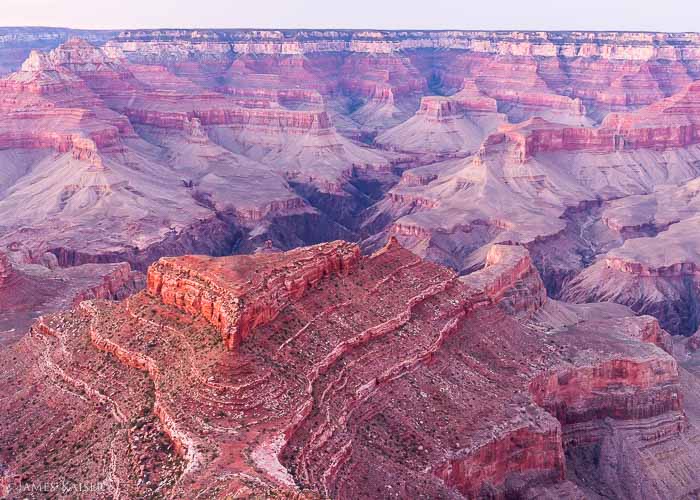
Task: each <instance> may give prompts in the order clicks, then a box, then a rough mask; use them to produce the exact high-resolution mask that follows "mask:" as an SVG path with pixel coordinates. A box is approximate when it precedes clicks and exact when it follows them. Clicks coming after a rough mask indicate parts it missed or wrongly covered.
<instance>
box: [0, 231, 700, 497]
mask: <svg viewBox="0 0 700 500" xmlns="http://www.w3.org/2000/svg"><path fill="white" fill-rule="evenodd" d="M486 261H487V265H486V267H485V268H483V269H482V270H480V271H477V272H475V273H473V274H471V275H469V276H467V277H462V278H460V277H458V276H457V275H456V273H454V272H453V271H451V270H449V269H447V268H446V267H443V266H440V265H438V264H435V263H430V262H427V261H425V260H422V259H420V258H419V257H417V256H415V255H414V254H412V253H411V252H409V251H408V250H406V249H404V248H402V247H401V246H400V245H399V244H398V243H397V241H396V240H394V239H392V240H390V241H389V243H388V244H387V245H386V246H385V247H384V248H382V249H381V250H380V251H378V252H376V253H374V254H372V255H370V256H360V255H359V250H358V249H357V247H356V246H354V245H351V244H348V243H345V242H333V243H329V244H322V245H317V246H313V247H306V248H301V249H298V250H294V251H291V252H286V253H273V254H256V255H251V256H245V257H227V258H218V259H215V258H208V257H199V256H193V257H183V258H175V259H162V260H161V261H159V262H158V263H156V264H154V265H153V266H152V267H151V269H150V272H149V283H148V287H149V288H148V290H147V291H144V292H141V293H138V294H136V295H134V296H132V297H130V298H129V299H127V300H125V301H122V302H107V301H87V302H83V303H82V304H81V305H80V306H79V307H77V308H76V309H74V310H73V311H71V312H66V313H61V314H55V315H52V316H49V317H45V318H41V319H40V321H39V322H37V323H36V324H35V326H34V328H33V329H32V333H31V334H30V335H28V336H27V337H25V338H24V339H23V340H22V341H20V342H18V343H17V344H15V345H14V346H13V347H12V348H11V349H9V350H8V351H7V352H6V353H3V354H2V355H1V356H2V358H0V361H2V362H1V363H0V367H2V372H1V373H0V377H1V378H0V385H1V386H2V387H3V388H7V389H8V390H7V391H6V392H4V394H7V396H6V397H3V398H0V419H2V421H3V424H4V423H5V422H6V421H7V422H9V420H10V419H11V420H12V421H13V422H15V424H16V422H17V421H23V422H30V421H31V422H33V424H32V426H31V427H30V426H24V425H19V426H18V425H12V426H10V425H2V426H0V429H1V430H0V465H2V468H0V471H2V472H3V475H4V479H3V480H4V481H6V482H11V481H14V482H15V483H17V484H22V483H23V482H27V481H28V480H29V478H30V477H31V478H42V479H47V480H50V479H54V478H57V477H64V478H68V479H70V480H72V481H76V482H78V481H80V480H81V478H82V479H83V480H84V478H86V477H87V478H91V479H94V480H95V481H97V482H100V484H103V483H104V484H105V485H107V486H106V487H108V491H109V494H111V495H112V496H114V497H120V496H167V497H173V498H183V497H187V498H194V497H197V496H200V497H207V498H225V497H240V496H254V497H255V496H258V497H260V496H263V497H265V496H274V495H278V496H285V497H291V498H301V497H309V498H313V497H319V496H320V497H331V498H380V497H381V498H393V497H399V498H419V497H421V496H426V497H433V498H434V497H440V498H477V497H489V498H506V497H508V496H511V495H515V496H517V497H536V496H539V495H549V496H562V495H564V494H567V495H572V496H577V497H579V498H581V497H586V496H587V495H588V494H589V493H590V492H591V491H594V492H595V493H596V494H603V493H606V492H607V493H610V491H613V493H614V494H616V495H619V496H626V497H629V498H642V496H640V495H641V494H642V492H643V493H644V494H649V493H650V492H651V497H652V498H674V497H680V496H683V495H686V494H689V493H690V492H692V491H694V490H695V489H697V488H698V487H700V484H698V483H697V479H695V477H694V476H693V475H692V474H685V473H680V474H679V473H676V471H679V470H680V471H686V470H690V469H689V467H691V464H692V463H693V461H694V460H697V459H698V458H700V453H699V452H698V449H697V443H698V442H700V440H699V439H698V434H697V431H696V429H695V427H694V423H693V421H692V419H689V418H688V417H687V416H686V415H685V414H684V412H683V404H684V394H683V388H682V386H681V382H680V379H679V371H678V366H677V364H676V361H675V360H674V359H673V357H671V355H670V354H668V352H666V351H667V350H670V344H669V343H668V341H667V340H668V339H667V334H666V333H665V332H664V331H663V330H662V329H660V328H659V326H658V323H657V322H656V320H654V319H653V318H650V317H634V316H633V315H632V314H631V313H630V311H629V310H628V309H626V308H624V307H622V306H616V305H612V304H602V305H581V306H572V305H565V304H561V303H558V302H555V301H551V300H548V299H547V298H546V296H545V294H544V293H543V290H544V286H543V284H542V281H541V280H540V278H539V275H538V274H537V272H536V270H535V269H534V267H533V265H532V262H531V260H530V257H529V255H528V253H527V251H526V250H524V248H522V247H518V246H509V245H500V246H496V247H494V248H492V249H491V251H490V252H489V253H488V257H487V259H486ZM222 332H224V333H225V334H224V335H222ZM226 333H227V334H226ZM231 347H235V349H230V348H231ZM10 360H12V362H10ZM29 387H32V390H27V389H26V388H29ZM36 425H38V426H39V428H40V429H41V432H36V428H35V427H36ZM55 443H61V446H57V445H56V444H55ZM601 450H603V452H601ZM670 450H675V452H674V453H670ZM38 452H41V453H43V455H44V456H45V457H46V458H45V461H44V463H43V464H42V463H39V462H38V461H37V459H36V454H37V453H38ZM622 453H625V459H626V460H627V462H626V463H627V467H626V468H622V469H621V468H615V467H614V464H615V463H616V461H617V460H618V459H620V458H621V457H622V455H621V454H622ZM662 457H663V458H662ZM592 477H597V482H594V483H591V481H590V479H591V478H592ZM601 478H602V479H601ZM654 478H662V479H661V480H658V481H657V480H656V479H654ZM635 481H637V482H635ZM640 481H641V482H640ZM13 484H14V483H13ZM590 484H596V486H595V487H594V488H596V489H594V490H591V486H590ZM639 484H641V485H643V487H641V486H640V487H639V488H637V489H635V488H636V486H635V485H639ZM611 485H618V486H616V487H617V488H618V489H617V490H611V489H610V488H614V487H615V486H611ZM619 485H629V486H624V487H623V486H619ZM620 488H622V489H620ZM647 498H648V497H647Z"/></svg>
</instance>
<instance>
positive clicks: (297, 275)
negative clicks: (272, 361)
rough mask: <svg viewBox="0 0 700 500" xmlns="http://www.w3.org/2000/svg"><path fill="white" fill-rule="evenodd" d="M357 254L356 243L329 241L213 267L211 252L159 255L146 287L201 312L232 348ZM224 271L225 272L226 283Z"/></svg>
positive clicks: (342, 268) (222, 261) (167, 300)
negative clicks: (311, 247)
mask: <svg viewBox="0 0 700 500" xmlns="http://www.w3.org/2000/svg"><path fill="white" fill-rule="evenodd" d="M359 255H360V249H359V248H358V247H357V246H355V245H351V244H348V243H330V244H328V245H322V246H320V247H318V248H316V249H314V252H309V253H306V252H304V251H303V250H301V251H292V252H290V253H289V254H288V255H286V256H285V259H280V258H279V256H276V255H271V256H269V257H267V258H265V257H259V258H257V259H255V261H254V262H251V259H250V257H246V256H240V257H229V258H225V259H224V258H221V259H218V261H217V262H216V264H217V271H215V272H212V269H210V268H209V265H208V264H207V262H211V261H212V259H210V258H200V259H197V258H196V257H182V258H170V259H167V258H164V259H161V260H160V261H158V262H157V263H156V264H154V265H153V266H151V267H150V269H149V270H148V278H147V289H148V292H149V293H150V294H152V295H154V296H159V297H160V298H161V300H162V301H163V303H165V304H169V305H174V306H176V307H178V308H180V309H182V310H184V311H186V312H189V313H191V314H198V315H202V316H203V317H204V318H205V319H206V320H207V321H209V322H210V323H211V324H212V325H214V326H215V327H216V328H218V329H219V330H220V331H221V334H222V337H223V340H224V342H225V343H226V345H227V346H228V347H229V348H230V349H233V348H236V347H237V346H238V345H239V344H240V343H241V342H242V341H243V340H245V339H246V338H247V337H249V336H250V335H251V334H252V331H253V330H254V329H255V328H256V327H258V326H260V325H263V324H265V323H269V322H270V321H272V320H274V319H275V318H276V317H277V315H278V314H279V313H280V312H281V311H282V309H283V308H284V307H286V306H287V305H289V304H290V303H291V302H292V301H294V300H297V299H299V298H300V297H302V296H303V295H304V293H305V292H306V290H307V288H309V287H313V286H315V285H316V284H317V283H318V281H319V280H321V279H322V278H324V277H327V276H329V275H332V274H335V273H340V274H344V273H348V272H349V271H350V270H352V269H353V267H354V266H355V265H356V264H357V261H358V259H359ZM197 260H199V262H197ZM265 260H268V261H269V263H268V264H267V266H266V263H265ZM285 260H286V261H287V262H288V263H287V264H286V265H285ZM251 264H252V265H251ZM265 267H267V269H265ZM197 269H201V270H202V271H201V272H198V271H197ZM224 277H225V278H229V279H227V280H225V282H226V284H225V287H224V286H222V281H224V279H222V278H224ZM234 277H235V278H234ZM234 279H235V281H234Z"/></svg>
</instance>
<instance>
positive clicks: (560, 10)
mask: <svg viewBox="0 0 700 500" xmlns="http://www.w3.org/2000/svg"><path fill="white" fill-rule="evenodd" d="M0 26H61V27H70V28H83V29H119V28H125V29H133V28H346V29H362V28H372V29H465V30H468V29H484V30H486V29H490V30H625V31H700V0H477V1H475V0H402V1H400V0H342V1H338V0H0Z"/></svg>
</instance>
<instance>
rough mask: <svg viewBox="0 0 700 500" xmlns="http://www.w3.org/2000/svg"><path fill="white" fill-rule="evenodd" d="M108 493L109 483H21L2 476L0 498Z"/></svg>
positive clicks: (61, 480) (62, 481) (64, 481)
mask: <svg viewBox="0 0 700 500" xmlns="http://www.w3.org/2000/svg"><path fill="white" fill-rule="evenodd" d="M107 491H108V488H107V483H106V482H105V481H100V482H88V481H86V482H82V481H81V482H74V481H70V480H67V479H59V480H56V481H21V480H20V479H19V478H18V477H12V476H0V498H10V497H15V496H23V495H31V494H42V493H43V494H49V493H52V494H57V495H71V496H77V497H79V496H81V495H92V494H95V493H105V492H107Z"/></svg>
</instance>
